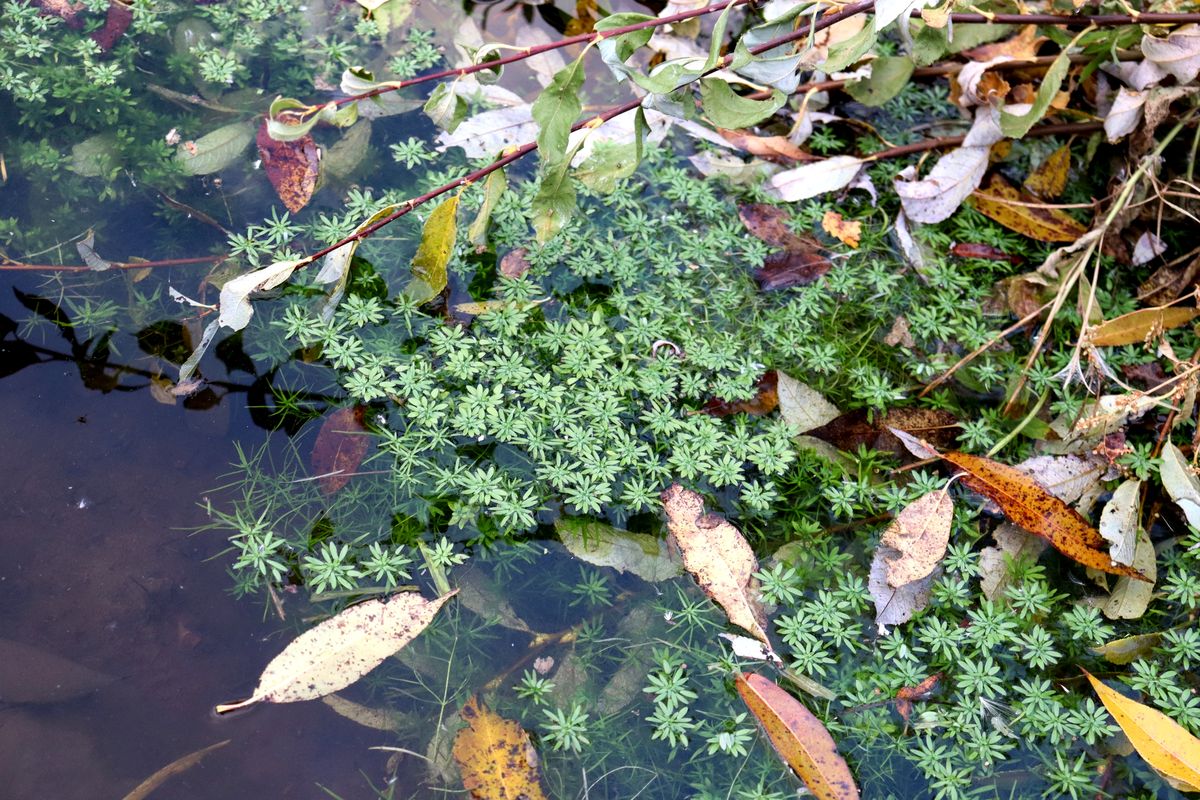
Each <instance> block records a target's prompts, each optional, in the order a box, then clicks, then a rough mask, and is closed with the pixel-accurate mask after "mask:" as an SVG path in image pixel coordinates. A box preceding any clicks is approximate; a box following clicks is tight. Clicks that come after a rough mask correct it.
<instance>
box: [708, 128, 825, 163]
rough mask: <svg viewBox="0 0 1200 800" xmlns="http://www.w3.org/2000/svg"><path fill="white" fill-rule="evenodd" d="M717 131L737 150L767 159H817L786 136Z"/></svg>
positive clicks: (723, 129)
mask: <svg viewBox="0 0 1200 800" xmlns="http://www.w3.org/2000/svg"><path fill="white" fill-rule="evenodd" d="M717 133H719V134H721V136H722V137H723V138H724V139H725V141H727V142H729V143H730V144H731V145H733V146H734V147H736V148H738V149H739V150H745V151H746V152H747V153H750V154H751V155H755V156H762V157H763V158H765V159H767V160H768V161H785V162H791V161H819V160H820V159H819V158H818V157H817V156H814V155H812V154H811V153H806V152H804V151H803V150H801V149H800V148H799V147H797V146H796V145H794V144H792V142H791V140H789V139H788V138H787V137H786V136H755V135H754V134H752V133H750V132H748V131H743V130H736V131H731V130H729V129H727V128H717Z"/></svg>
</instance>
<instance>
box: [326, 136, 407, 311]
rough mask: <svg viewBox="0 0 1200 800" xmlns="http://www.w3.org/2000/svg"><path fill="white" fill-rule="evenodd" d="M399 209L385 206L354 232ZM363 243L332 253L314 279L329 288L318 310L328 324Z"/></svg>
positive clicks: (347, 243)
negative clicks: (351, 265) (355, 255)
mask: <svg viewBox="0 0 1200 800" xmlns="http://www.w3.org/2000/svg"><path fill="white" fill-rule="evenodd" d="M363 124H366V123H363ZM399 208H400V206H399V205H390V206H384V207H383V208H381V209H379V210H378V211H376V212H375V213H374V214H372V215H371V217H370V218H369V219H367V221H366V222H363V223H362V224H361V225H359V226H358V227H357V228H355V229H354V232H355V233H361V232H362V231H364V230H366V229H367V228H369V227H371V226H372V225H374V224H375V223H376V222H378V221H379V220H381V219H383V218H384V217H386V216H389V215H391V214H394V213H395V212H396V210H397V209H399ZM361 243H362V240H361V239H353V240H351V241H349V242H346V243H345V244H344V245H342V246H341V247H338V248H337V249H335V250H333V251H332V252H330V253H329V254H328V255H327V256H325V258H324V259H322V261H321V271H320V272H318V273H317V276H316V277H315V278H313V281H314V282H316V283H319V284H323V285H326V286H329V289H328V290H327V291H326V292H325V298H324V299H323V300H322V301H321V303H320V304H319V306H318V309H317V315H318V316H319V317H320V318H321V319H323V320H325V321H326V322H328V321H329V320H331V319H333V314H334V312H335V311H337V307H338V303H340V302H341V301H342V296H343V295H344V294H345V293H346V284H347V283H348V282H349V280H350V264H351V263H352V262H353V260H354V253H355V251H357V250H358V246H359V244H361Z"/></svg>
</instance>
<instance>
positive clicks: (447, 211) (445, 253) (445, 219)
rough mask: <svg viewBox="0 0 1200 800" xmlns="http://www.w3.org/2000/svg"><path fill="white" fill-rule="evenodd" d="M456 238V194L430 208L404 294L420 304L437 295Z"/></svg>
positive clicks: (441, 287) (444, 284)
mask: <svg viewBox="0 0 1200 800" xmlns="http://www.w3.org/2000/svg"><path fill="white" fill-rule="evenodd" d="M457 237H458V195H454V196H453V197H451V198H450V199H449V200H447V201H445V202H444V203H442V204H441V205H440V206H438V207H437V208H435V209H434V210H433V213H432V214H430V215H429V219H427V220H425V227H424V228H423V229H422V230H421V244H420V246H419V247H418V248H417V254H416V255H415V256H413V260H412V274H413V279H412V282H411V283H410V284H409V285H408V288H407V290H406V291H407V293H408V295H409V296H410V297H412V298H413V299H414V300H416V301H417V302H420V303H424V302H427V301H429V300H432V299H433V298H435V297H437V296H438V295H439V294H441V293H442V290H443V289H445V288H446V281H447V276H446V265H447V264H449V263H450V256H451V255H453V254H454V242H455V239H457Z"/></svg>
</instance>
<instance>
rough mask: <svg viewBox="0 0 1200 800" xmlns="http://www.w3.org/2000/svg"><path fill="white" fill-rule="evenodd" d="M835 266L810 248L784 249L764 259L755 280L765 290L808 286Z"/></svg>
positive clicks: (755, 272) (755, 274)
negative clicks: (809, 249)
mask: <svg viewBox="0 0 1200 800" xmlns="http://www.w3.org/2000/svg"><path fill="white" fill-rule="evenodd" d="M832 267H833V264H831V263H830V262H829V259H827V258H825V256H823V255H821V254H820V253H817V252H816V251H808V250H783V251H780V252H778V253H772V254H771V255H769V256H767V257H766V258H765V259H763V265H762V266H761V267H759V268H758V269H756V270H754V280H755V281H756V282H757V283H758V288H759V289H761V290H762V291H764V292H771V291H775V290H777V289H790V288H792V287H793V286H808V285H809V284H810V283H812V282H813V281H815V280H817V278H820V277H821V276H822V275H824V274H825V273H826V272H829V270H830V269H831V268H832Z"/></svg>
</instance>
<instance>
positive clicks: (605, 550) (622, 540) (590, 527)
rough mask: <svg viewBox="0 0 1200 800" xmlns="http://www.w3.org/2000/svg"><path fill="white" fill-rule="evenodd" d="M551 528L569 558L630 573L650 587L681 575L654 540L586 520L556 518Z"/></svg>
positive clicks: (660, 543)
mask: <svg viewBox="0 0 1200 800" xmlns="http://www.w3.org/2000/svg"><path fill="white" fill-rule="evenodd" d="M554 527H555V529H556V530H557V531H558V535H559V538H561V539H562V543H563V545H564V546H565V547H566V548H567V550H568V551H570V553H571V555H573V556H575V557H576V558H578V559H579V560H581V561H586V562H587V563H589V564H593V565H595V566H597V567H612V568H613V569H615V570H617V571H618V572H632V573H633V574H634V575H637V576H638V577H639V578H641V579H642V580H644V581H648V582H650V583H657V582H659V581H664V580H668V579H670V578H674V577H676V576H678V575H680V574H682V573H683V566H682V565H681V564H680V563H679V561H678V560H677V559H675V558H673V557H672V554H671V552H670V550H669V549H668V548H667V546H666V541H665V540H663V539H660V538H658V537H657V536H651V535H649V534H646V533H630V532H629V531H623V530H620V529H619V528H614V527H612V526H611V525H606V524H605V523H603V522H598V521H596V520H593V519H590V518H588V517H559V518H558V519H557V520H555V522H554Z"/></svg>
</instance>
